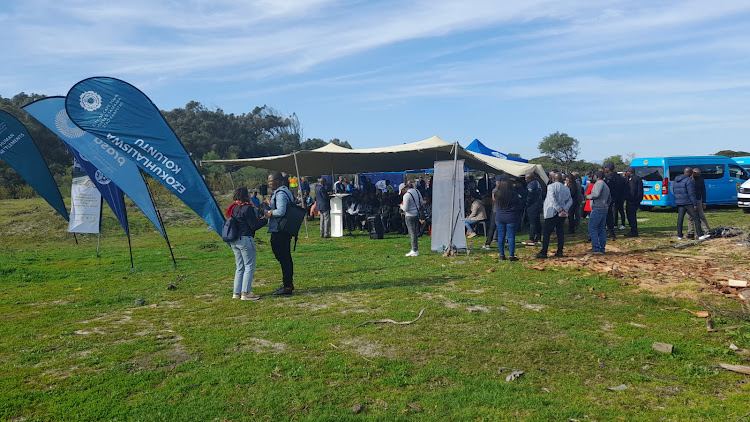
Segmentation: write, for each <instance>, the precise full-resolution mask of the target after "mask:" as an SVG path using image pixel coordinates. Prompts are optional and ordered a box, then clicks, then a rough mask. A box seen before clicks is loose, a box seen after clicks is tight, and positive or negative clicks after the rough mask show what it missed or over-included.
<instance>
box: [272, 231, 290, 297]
mask: <svg viewBox="0 0 750 422" xmlns="http://www.w3.org/2000/svg"><path fill="white" fill-rule="evenodd" d="M291 240H292V236H290V235H288V234H286V233H278V232H277V233H271V250H272V251H273V256H275V257H276V260H277V261H279V264H281V274H282V280H281V281H282V283H284V287H291V288H292V289H293V288H294V283H293V277H294V262H292V247H291Z"/></svg>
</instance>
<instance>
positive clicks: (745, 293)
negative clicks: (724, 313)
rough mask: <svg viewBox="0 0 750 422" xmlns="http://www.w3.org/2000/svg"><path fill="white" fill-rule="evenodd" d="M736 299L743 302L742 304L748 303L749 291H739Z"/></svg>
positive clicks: (749, 299)
mask: <svg viewBox="0 0 750 422" xmlns="http://www.w3.org/2000/svg"><path fill="white" fill-rule="evenodd" d="M737 297H738V298H739V299H740V300H741V301H743V302H748V301H750V289H745V290H741V291H740V292H739V293H738V294H737Z"/></svg>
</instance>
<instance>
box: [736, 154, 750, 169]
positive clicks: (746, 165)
mask: <svg viewBox="0 0 750 422" xmlns="http://www.w3.org/2000/svg"><path fill="white" fill-rule="evenodd" d="M732 160H734V161H735V162H736V163H737V164H739V165H740V166H741V167H742V168H743V169H745V170H747V171H749V172H750V157H734V158H732Z"/></svg>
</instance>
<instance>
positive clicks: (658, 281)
mask: <svg viewBox="0 0 750 422" xmlns="http://www.w3.org/2000/svg"><path fill="white" fill-rule="evenodd" d="M650 243H651V244H649V243H648V242H647V241H646V240H644V239H641V238H638V239H623V238H622V237H620V238H618V240H617V241H616V242H609V243H607V254H606V255H589V254H587V253H586V252H587V251H588V249H589V248H590V245H589V244H578V245H571V246H570V247H566V249H565V253H566V255H568V256H566V257H565V258H557V259H548V260H534V261H530V262H529V263H528V264H527V266H529V267H532V268H534V269H536V270H539V271H543V270H544V269H545V268H547V267H564V268H570V269H577V270H584V271H588V272H592V273H598V274H607V275H610V276H612V277H615V278H619V279H621V280H623V284H632V285H637V286H638V288H639V289H643V290H646V291H649V292H651V293H654V294H656V295H660V296H669V297H682V298H689V299H693V300H696V299H697V298H698V289H697V286H699V285H706V284H709V283H721V282H725V281H727V280H729V279H741V280H750V265H747V263H746V262H744V263H743V262H742V258H740V259H738V257H746V256H747V255H748V252H750V248H748V247H747V246H745V245H738V244H737V239H736V238H734V239H732V238H727V239H709V240H707V241H705V242H703V243H701V244H699V245H696V246H693V247H690V248H686V249H674V248H670V247H669V246H670V244H666V245H659V246H658V247H653V246H652V244H653V241H651V242H650ZM744 261H747V258H744Z"/></svg>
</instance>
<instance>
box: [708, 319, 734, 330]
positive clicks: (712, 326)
mask: <svg viewBox="0 0 750 422" xmlns="http://www.w3.org/2000/svg"><path fill="white" fill-rule="evenodd" d="M735 328H740V326H739V325H730V326H729V327H721V328H714V322H713V321H711V318H710V317H709V318H706V331H708V332H709V333H715V332H717V331H725V330H734V329H735Z"/></svg>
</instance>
